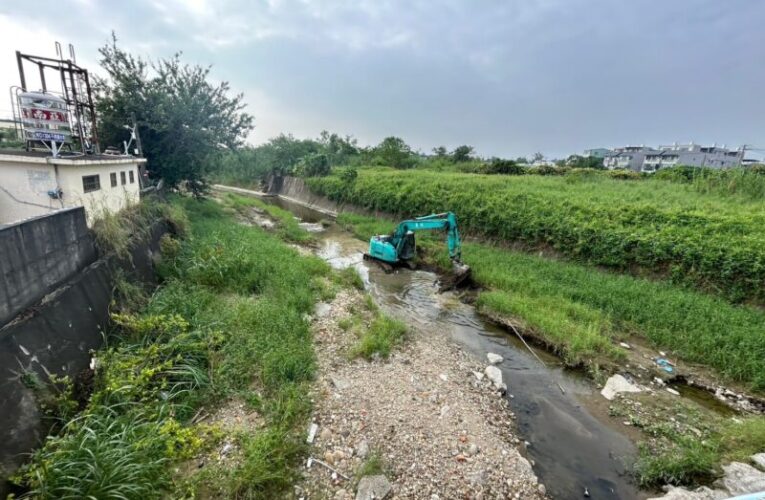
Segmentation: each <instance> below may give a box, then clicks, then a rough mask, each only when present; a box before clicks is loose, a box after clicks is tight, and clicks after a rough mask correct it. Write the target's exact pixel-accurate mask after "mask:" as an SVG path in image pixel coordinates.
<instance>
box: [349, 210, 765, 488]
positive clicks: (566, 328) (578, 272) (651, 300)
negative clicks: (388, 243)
mask: <svg viewBox="0 0 765 500" xmlns="http://www.w3.org/2000/svg"><path fill="white" fill-rule="evenodd" d="M338 223H339V224H340V225H342V226H343V227H345V228H346V229H348V230H350V231H352V232H353V233H354V234H355V235H356V236H358V237H359V238H361V239H364V240H366V239H367V238H368V237H369V235H371V234H384V233H388V232H390V231H391V230H392V228H393V223H392V222H391V221H388V220H384V219H379V218H373V217H365V216H359V215H355V214H349V213H344V214H341V215H340V216H339V217H338ZM418 247H419V249H420V254H421V256H422V257H423V258H424V259H425V261H426V262H427V263H430V264H435V265H437V266H438V267H442V268H443V269H448V268H449V262H448V256H447V252H446V249H445V248H444V243H443V241H442V238H440V237H438V236H425V237H423V238H419V237H418ZM463 259H464V261H465V262H466V263H467V264H469V265H470V266H471V268H472V270H473V278H474V280H475V281H476V282H477V283H479V284H480V285H482V287H483V290H482V291H481V292H480V293H479V295H478V298H477V306H478V307H479V309H480V310H481V311H482V312H483V313H485V314H488V315H491V316H495V317H501V318H506V319H510V320H511V321H512V323H513V324H515V325H517V326H519V327H520V328H521V329H522V330H523V331H524V333H526V334H532V335H533V336H535V337H537V338H539V339H541V340H543V341H544V342H545V343H547V344H548V345H550V346H552V347H553V348H554V349H556V350H557V351H558V352H559V353H560V354H561V356H562V357H564V359H566V361H567V362H568V363H570V364H583V365H585V366H587V367H588V368H589V369H591V370H594V371H597V370H598V369H599V366H600V365H601V363H607V364H610V365H614V364H615V363H618V362H619V361H621V358H622V357H623V356H624V351H623V350H621V349H619V348H617V347H616V346H615V341H617V340H619V339H625V340H628V339H634V338H635V337H639V338H640V339H643V340H645V341H647V342H648V343H650V344H651V345H653V346H655V347H656V348H657V349H666V350H672V351H673V355H678V356H679V357H681V358H683V359H685V360H690V361H694V362H698V363H701V364H704V365H707V366H711V367H712V368H714V369H716V370H717V371H718V372H719V373H721V374H722V375H723V376H724V377H727V378H728V379H729V380H736V381H739V382H743V383H745V384H747V385H749V386H750V387H751V388H752V389H756V390H759V391H763V390H765V377H763V373H765V337H763V335H762V333H761V332H762V331H763V330H764V328H765V313H763V312H762V311H759V310H752V309H749V308H746V307H737V306H734V305H732V304H730V303H729V302H727V301H725V300H723V299H719V298H715V297H712V296H709V295H707V294H703V293H700V292H696V291H693V290H687V289H683V288H681V287H677V286H675V285H672V284H671V283H668V282H657V281H652V280H647V279H640V278H635V277H632V276H625V275H615V274H612V273H607V272H603V271H597V270H594V269H592V268H588V267H585V266H582V265H578V264H574V263H570V262H561V261H556V260H550V259H545V258H542V257H538V256H533V255H528V254H526V253H523V252H518V251H512V250H508V249H506V248H498V247H494V246H491V245H487V244H478V243H467V244H465V245H464V246H463ZM631 341H632V340H630V342H631ZM616 366H618V364H617V365H616ZM611 412H612V414H613V415H614V416H618V417H620V418H622V419H623V420H625V421H627V422H628V423H629V425H632V426H635V427H638V428H639V429H641V431H642V433H643V435H644V440H643V441H642V442H641V443H640V446H639V449H640V456H639V459H638V461H637V463H636V464H635V466H634V473H635V476H636V478H637V480H638V481H639V482H640V484H641V485H642V486H643V487H647V488H655V487H660V486H662V485H664V484H668V483H669V484H678V485H698V484H708V483H709V482H710V481H711V480H712V479H714V477H716V476H717V475H718V474H719V470H720V469H719V468H720V466H721V465H722V464H726V463H728V462H730V461H731V460H743V461H747V460H748V457H749V456H751V455H752V454H754V453H758V452H762V451H763V450H765V418H763V417H749V418H746V417H743V416H741V417H739V418H737V419H731V418H729V417H730V415H728V417H726V416H722V415H720V414H718V413H716V412H715V411H712V410H709V409H707V408H704V407H701V406H699V405H697V404H695V403H692V402H686V401H685V400H678V399H677V398H676V397H675V396H672V395H669V394H668V393H664V392H661V393H657V394H656V395H640V396H639V397H638V398H636V399H624V400H619V401H617V402H616V403H615V404H614V405H613V406H612V408H611Z"/></svg>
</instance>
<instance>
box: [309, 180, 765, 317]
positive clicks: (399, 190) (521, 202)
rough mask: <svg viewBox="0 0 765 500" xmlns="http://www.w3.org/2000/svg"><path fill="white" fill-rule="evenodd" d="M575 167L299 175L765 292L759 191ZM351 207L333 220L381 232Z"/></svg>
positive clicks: (376, 201)
mask: <svg viewBox="0 0 765 500" xmlns="http://www.w3.org/2000/svg"><path fill="white" fill-rule="evenodd" d="M581 177H582V176H573V177H572V176H570V175H564V176H557V175H549V176H538V175H523V176H488V175H475V174H460V173H448V172H443V173H442V172H434V171H418V170H407V171H400V170H391V169H383V168H374V169H371V168H367V169H360V170H359V172H358V177H357V179H356V180H355V181H354V182H353V183H346V182H344V181H343V180H342V179H340V178H339V177H337V176H328V177H322V178H309V179H306V182H307V183H308V185H309V187H310V188H311V189H312V190H313V191H315V192H317V193H319V194H323V195H326V196H328V197H329V198H331V199H333V200H336V201H340V202H350V203H353V204H355V205H357V206H360V207H363V208H366V209H368V210H372V211H383V212H387V213H390V214H393V215H395V216H397V217H411V216H418V215H423V214H429V213H438V212H443V211H446V210H451V211H454V212H456V213H457V214H458V216H459V220H460V225H461V226H460V227H461V229H464V230H465V231H467V232H469V233H471V234H474V235H478V236H483V237H485V238H489V239H492V240H499V241H501V242H507V243H515V242H522V243H524V244H526V245H530V246H543V247H546V248H550V247H551V248H553V249H554V250H556V251H557V252H559V253H561V254H563V255H566V256H568V257H569V258H570V259H573V260H577V261H581V262H588V263H592V264H597V265H602V266H608V267H612V268H615V269H618V270H627V271H633V270H635V271H640V270H642V271H643V272H648V273H650V274H654V275H655V274H663V275H665V276H668V277H670V278H671V279H672V280H674V281H675V282H677V283H683V284H692V285H694V286H696V287H699V288H701V289H703V290H704V291H708V292H714V293H720V294H722V295H724V296H725V297H727V298H729V299H731V300H734V301H746V300H753V301H758V302H763V301H765V287H763V286H762V283H763V281H764V280H765V230H763V228H764V227H765V202H763V201H762V198H761V197H760V198H757V199H755V198H744V197H732V196H729V195H723V194H720V193H719V190H714V189H709V190H707V191H706V193H705V194H700V193H699V189H697V188H694V186H693V185H690V184H687V183H686V184H682V183H671V182H666V181H665V180H662V179H650V178H649V179H642V180H640V181H637V182H625V181H623V180H620V179H614V178H611V177H609V176H608V175H601V174H592V175H589V174H588V175H586V176H584V177H586V182H584V181H582V179H581ZM763 177H765V176H763ZM575 178H576V179H575ZM748 178H749V176H747V179H748ZM572 179H573V180H577V179H578V181H576V182H574V181H572ZM697 182H701V181H697ZM705 182H707V183H710V182H712V181H710V180H707V181H705ZM721 182H722V181H721ZM736 183H737V185H738V184H741V185H742V186H743V185H744V182H743V181H741V182H739V181H738V180H736ZM742 189H743V187H742ZM354 217H355V216H350V215H348V216H343V217H340V218H338V222H340V223H341V224H344V223H350V224H351V225H353V226H354V227H356V228H357V229H358V230H359V231H361V232H362V233H363V235H364V236H365V237H366V238H368V237H369V235H370V234H374V233H378V232H387V231H381V229H382V228H381V227H372V224H367V223H366V222H363V224H362V222H360V221H356V220H354ZM387 228H388V230H390V226H387Z"/></svg>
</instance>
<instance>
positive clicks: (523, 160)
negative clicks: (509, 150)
mask: <svg viewBox="0 0 765 500" xmlns="http://www.w3.org/2000/svg"><path fill="white" fill-rule="evenodd" d="M515 163H522V164H528V163H529V160H528V159H527V158H526V157H525V156H519V157H518V158H516V159H515Z"/></svg>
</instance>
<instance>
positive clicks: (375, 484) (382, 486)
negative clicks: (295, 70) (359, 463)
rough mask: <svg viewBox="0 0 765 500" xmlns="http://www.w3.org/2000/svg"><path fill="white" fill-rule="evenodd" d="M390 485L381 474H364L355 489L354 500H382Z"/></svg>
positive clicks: (386, 494) (388, 491)
mask: <svg viewBox="0 0 765 500" xmlns="http://www.w3.org/2000/svg"><path fill="white" fill-rule="evenodd" d="M390 490H391V486H390V482H389V481H388V479H387V478H386V477H385V476H383V475H378V476H364V477H362V478H361V481H359V488H358V489H357V490H356V500H382V499H383V498H385V497H386V496H388V493H390Z"/></svg>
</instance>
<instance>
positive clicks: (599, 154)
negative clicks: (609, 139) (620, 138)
mask: <svg viewBox="0 0 765 500" xmlns="http://www.w3.org/2000/svg"><path fill="white" fill-rule="evenodd" d="M609 154H611V150H610V149H607V148H593V149H585V150H584V152H583V153H582V156H588V157H593V158H605V157H606V156H608V155H609Z"/></svg>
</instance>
